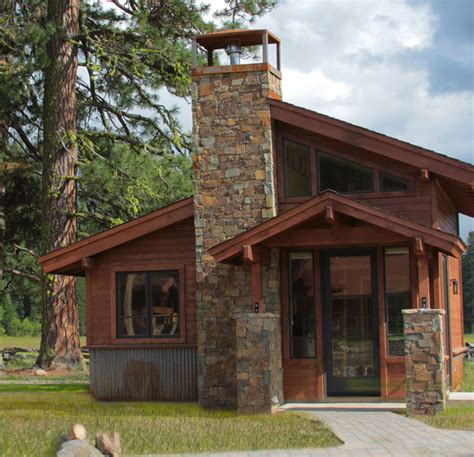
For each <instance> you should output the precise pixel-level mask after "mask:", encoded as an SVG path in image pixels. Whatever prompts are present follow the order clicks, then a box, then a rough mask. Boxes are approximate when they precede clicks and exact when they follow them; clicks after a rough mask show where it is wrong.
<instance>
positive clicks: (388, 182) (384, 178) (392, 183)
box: [380, 171, 408, 192]
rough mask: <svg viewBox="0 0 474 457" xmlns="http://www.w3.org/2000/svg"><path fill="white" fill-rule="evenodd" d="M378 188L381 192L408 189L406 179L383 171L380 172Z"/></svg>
mask: <svg viewBox="0 0 474 457" xmlns="http://www.w3.org/2000/svg"><path fill="white" fill-rule="evenodd" d="M380 190H381V191H382V192H400V191H404V190H408V181H407V180H406V179H403V178H400V177H398V176H393V175H391V174H389V173H385V172H383V171H381V172H380Z"/></svg>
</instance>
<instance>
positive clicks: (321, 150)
mask: <svg viewBox="0 0 474 457" xmlns="http://www.w3.org/2000/svg"><path fill="white" fill-rule="evenodd" d="M321 154H325V155H326V156H332V157H336V158H338V159H340V160H343V161H346V162H351V163H353V164H355V165H359V166H362V167H364V168H368V169H369V170H371V171H372V173H373V189H374V190H371V191H368V190H361V191H352V192H340V191H337V190H335V189H323V190H321V177H320V176H321V167H320V162H319V161H320V158H321ZM316 167H317V191H318V194H320V193H322V192H325V191H326V190H333V191H334V192H337V193H338V194H341V195H364V194H368V195H372V194H375V193H376V192H377V181H378V172H377V169H376V168H375V167H374V166H373V165H367V164H366V163H364V162H361V163H358V162H356V161H355V160H352V159H348V158H347V157H344V156H341V155H339V154H333V153H331V152H326V151H325V150H323V149H318V150H317V159H316Z"/></svg>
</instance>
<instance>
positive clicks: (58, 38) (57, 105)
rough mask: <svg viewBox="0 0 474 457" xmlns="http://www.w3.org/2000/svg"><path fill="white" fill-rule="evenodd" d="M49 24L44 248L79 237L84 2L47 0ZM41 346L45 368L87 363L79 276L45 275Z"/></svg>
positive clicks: (45, 131) (45, 112) (45, 88)
mask: <svg viewBox="0 0 474 457" xmlns="http://www.w3.org/2000/svg"><path fill="white" fill-rule="evenodd" d="M48 22H49V23H51V24H52V25H53V26H54V27H55V32H54V34H53V36H52V37H51V38H50V40H49V41H48V44H47V51H48V56H49V59H50V60H49V64H48V66H47V68H46V69H45V74H44V76H45V87H44V101H43V126H44V137H43V190H42V192H43V194H42V201H43V220H42V251H43V253H47V252H50V251H52V250H55V249H59V248H62V247H64V246H67V245H69V244H71V243H73V242H74V241H76V234H77V222H76V209H77V202H76V196H77V189H76V182H75V179H74V178H75V176H76V162H77V148H76V146H75V141H74V133H75V132H76V111H77V102H76V78H77V49H76V47H75V45H74V44H73V43H72V42H71V41H70V38H71V37H73V36H75V35H77V34H78V32H79V0H48ZM42 319H43V320H42V335H41V348H40V354H39V357H38V361H37V364H38V365H40V366H42V367H55V366H58V365H74V364H77V363H81V362H82V360H83V359H82V355H81V351H80V343H79V314H78V306H77V301H76V279H75V278H74V277H71V276H61V275H45V276H44V278H43V316H42Z"/></svg>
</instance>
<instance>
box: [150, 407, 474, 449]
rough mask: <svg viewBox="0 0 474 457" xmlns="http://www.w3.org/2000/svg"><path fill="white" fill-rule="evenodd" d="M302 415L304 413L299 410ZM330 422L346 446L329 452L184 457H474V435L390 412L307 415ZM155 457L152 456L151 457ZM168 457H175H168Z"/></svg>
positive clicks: (334, 412)
mask: <svg viewBox="0 0 474 457" xmlns="http://www.w3.org/2000/svg"><path fill="white" fill-rule="evenodd" d="M298 411H302V410H301V409H299V410H298ZM307 412H309V413H310V414H311V415H314V417H315V418H316V419H319V420H321V421H323V422H326V423H327V424H328V425H329V426H330V427H331V428H332V429H333V431H334V432H335V433H336V435H337V436H338V437H339V438H340V439H341V440H342V441H343V442H344V444H343V445H341V446H339V447H331V448H326V449H291V450H283V449H282V450H269V451H252V452H222V453H217V454H216V453H214V454H182V456H186V457H188V456H194V457H197V456H202V457H203V456H212V457H269V456H282V457H283V456H291V457H309V456H321V457H327V456H334V457H349V456H351V457H353V456H398V457H403V456H420V457H422V456H423V457H427V456H474V432H466V431H456V430H442V429H437V428H434V427H431V426H429V425H426V424H424V423H423V422H420V421H417V420H415V419H409V418H407V417H405V416H403V415H400V414H395V413H392V412H387V411H341V410H339V411H337V410H331V411H328V410H321V411H314V410H311V411H307ZM150 457H151V456H150ZM167 457H171V456H170V455H167Z"/></svg>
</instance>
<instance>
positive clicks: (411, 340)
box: [402, 309, 447, 415]
mask: <svg viewBox="0 0 474 457" xmlns="http://www.w3.org/2000/svg"><path fill="white" fill-rule="evenodd" d="M402 313H403V320H404V324H403V327H404V334H405V363H406V390H407V413H408V414H409V415H414V414H422V415H434V414H436V413H437V412H439V411H442V410H443V409H444V407H445V405H446V393H447V391H446V374H445V363H444V347H443V342H444V334H443V315H444V310H441V309H406V310H403V311H402Z"/></svg>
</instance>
